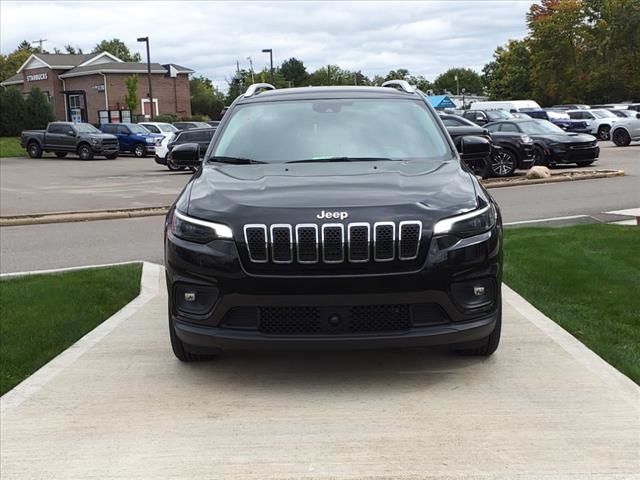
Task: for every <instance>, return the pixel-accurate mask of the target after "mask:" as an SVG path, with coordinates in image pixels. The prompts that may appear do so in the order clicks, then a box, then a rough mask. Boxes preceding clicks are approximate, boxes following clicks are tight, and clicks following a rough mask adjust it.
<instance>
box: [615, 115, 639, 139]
mask: <svg viewBox="0 0 640 480" xmlns="http://www.w3.org/2000/svg"><path fill="white" fill-rule="evenodd" d="M620 120H622V121H621V122H617V123H616V124H615V125H614V127H613V130H611V140H613V143H615V144H616V145H617V146H618V147H626V146H627V145H629V144H630V143H631V142H638V141H640V112H637V113H636V115H635V118H634V117H631V118H621V119H620Z"/></svg>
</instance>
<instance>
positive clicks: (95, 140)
mask: <svg viewBox="0 0 640 480" xmlns="http://www.w3.org/2000/svg"><path fill="white" fill-rule="evenodd" d="M91 143H93V144H94V145H98V144H99V143H100V139H99V138H92V139H91Z"/></svg>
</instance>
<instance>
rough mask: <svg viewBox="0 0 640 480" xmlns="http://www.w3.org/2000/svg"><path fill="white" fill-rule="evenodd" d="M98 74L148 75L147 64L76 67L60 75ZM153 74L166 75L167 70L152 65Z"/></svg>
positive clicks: (61, 76) (133, 63)
mask: <svg viewBox="0 0 640 480" xmlns="http://www.w3.org/2000/svg"><path fill="white" fill-rule="evenodd" d="M96 73H147V64H146V63H138V62H120V63H100V64H98V65H85V66H84V67H76V68H74V69H72V70H69V71H68V72H65V73H63V74H62V75H59V77H60V78H69V77H80V76H83V75H92V74H96ZM151 73H154V74H161V75H166V74H167V70H166V69H165V68H164V67H163V66H162V65H160V64H159V63H152V64H151Z"/></svg>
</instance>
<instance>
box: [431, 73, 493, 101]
mask: <svg viewBox="0 0 640 480" xmlns="http://www.w3.org/2000/svg"><path fill="white" fill-rule="evenodd" d="M456 77H457V78H458V80H457V81H456ZM458 85H459V86H460V92H462V89H463V88H464V89H465V91H466V93H473V94H478V95H479V94H482V93H483V90H484V89H483V85H482V77H480V75H479V74H478V73H476V72H474V71H473V70H471V69H470V68H450V69H449V70H447V71H446V72H444V73H442V74H440V75H438V77H436V79H435V80H434V82H433V86H434V89H435V90H436V91H437V92H439V93H445V92H451V93H453V94H457V93H458Z"/></svg>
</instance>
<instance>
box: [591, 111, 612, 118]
mask: <svg viewBox="0 0 640 480" xmlns="http://www.w3.org/2000/svg"><path fill="white" fill-rule="evenodd" d="M591 113H593V114H594V115H595V117H596V118H612V117H615V115H614V114H613V113H611V112H609V111H607V110H591Z"/></svg>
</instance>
